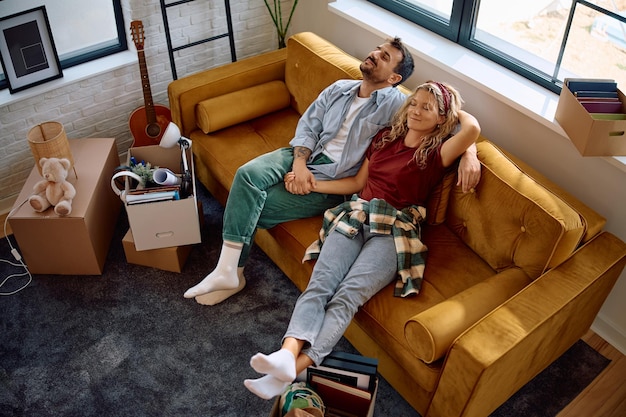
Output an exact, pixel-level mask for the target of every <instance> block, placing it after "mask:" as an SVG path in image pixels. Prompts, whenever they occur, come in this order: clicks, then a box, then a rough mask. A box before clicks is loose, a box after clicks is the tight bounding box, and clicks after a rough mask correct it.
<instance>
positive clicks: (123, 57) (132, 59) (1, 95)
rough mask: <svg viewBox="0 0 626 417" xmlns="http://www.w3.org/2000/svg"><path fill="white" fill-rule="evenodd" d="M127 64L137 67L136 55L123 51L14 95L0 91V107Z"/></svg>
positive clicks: (79, 66) (77, 67) (7, 90)
mask: <svg viewBox="0 0 626 417" xmlns="http://www.w3.org/2000/svg"><path fill="white" fill-rule="evenodd" d="M129 64H135V65H137V54H136V53H134V52H131V51H124V52H119V53H116V54H113V55H109V56H106V57H104V58H100V59H96V60H95V61H90V62H87V63H84V64H80V65H76V66H74V67H71V68H68V69H66V70H63V77H62V78H59V79H56V80H52V81H49V82H46V83H44V84H40V85H37V86H34V87H31V88H28V89H26V90H22V91H19V92H17V93H15V94H11V93H9V89H8V88H5V89H4V90H0V106H7V105H10V104H13V103H16V102H18V101H21V100H26V99H28V98H31V97H35V96H38V95H41V94H45V93H47V92H48V91H51V90H55V89H58V88H62V87H65V86H67V85H70V84H72V83H75V82H78V81H81V80H83V79H86V78H91V77H95V76H97V75H99V74H103V73H107V72H111V71H113V70H116V69H118V68H122V67H124V66H126V65H129Z"/></svg>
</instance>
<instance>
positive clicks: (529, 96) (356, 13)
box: [328, 0, 626, 172]
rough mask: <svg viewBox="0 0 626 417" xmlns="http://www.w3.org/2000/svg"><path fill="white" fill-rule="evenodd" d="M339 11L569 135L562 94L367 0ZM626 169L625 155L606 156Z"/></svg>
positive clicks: (345, 3) (354, 0)
mask: <svg viewBox="0 0 626 417" xmlns="http://www.w3.org/2000/svg"><path fill="white" fill-rule="evenodd" d="M328 9H329V10H330V12H331V13H335V14H337V15H339V16H341V17H342V18H344V19H346V20H349V21H350V22H352V23H354V24H356V25H358V26H360V27H362V28H364V29H367V30H368V31H370V32H372V33H375V34H377V35H379V36H381V37H383V38H384V37H387V36H390V35H394V36H399V37H400V38H402V41H403V43H405V44H406V45H407V46H408V47H409V48H410V49H411V52H412V53H413V54H414V55H415V56H416V57H419V59H422V60H424V61H427V62H429V63H431V64H433V65H435V66H438V67H440V68H442V69H445V70H446V71H449V72H453V73H454V75H455V76H457V77H458V78H460V79H462V80H464V81H466V82H467V83H469V84H471V85H472V86H474V87H476V88H478V89H480V90H481V91H483V92H484V93H486V94H488V95H490V96H492V97H494V98H495V99H496V100H498V101H501V102H503V103H505V104H506V105H508V106H510V107H513V108H515V109H517V110H518V111H520V112H521V113H523V114H524V115H526V116H528V117H530V118H531V119H533V120H535V121H536V122H538V123H541V124H542V125H544V126H546V127H547V128H549V129H551V130H553V131H554V132H556V133H558V134H559V135H561V136H563V137H564V138H566V139H567V140H569V138H568V137H567V134H566V133H565V132H564V131H563V129H562V128H561V126H560V125H559V124H558V123H557V122H556V121H555V120H554V114H555V112H556V107H557V104H558V101H559V96H558V95H557V94H555V93H553V92H551V91H549V90H547V89H545V88H543V87H541V86H539V85H537V84H535V83H533V82H531V81H529V80H527V79H526V78H524V77H522V76H520V75H518V74H515V73H514V72H512V71H510V70H508V69H506V68H504V67H502V66H500V65H497V64H495V63H493V62H492V61H489V60H488V59H486V58H484V57H482V56H480V55H478V54H476V53H474V52H472V51H470V50H468V49H466V48H464V47H462V46H460V45H458V44H456V43H453V42H451V41H449V40H447V39H445V38H443V37H441V36H439V35H437V34H435V33H433V32H431V31H429V30H426V29H424V28H422V27H421V26H418V25H416V24H414V23H412V22H409V21H408V20H405V19H403V18H401V17H399V16H397V15H395V14H393V13H391V12H389V11H387V10H385V9H382V8H380V7H378V6H376V5H374V4H372V3H369V2H367V1H365V0H336V1H334V2H332V3H329V4H328ZM603 159H604V160H606V161H607V162H609V163H611V164H613V165H615V166H617V167H618V168H620V169H621V170H623V171H625V172H626V157H625V156H614V157H604V158H603Z"/></svg>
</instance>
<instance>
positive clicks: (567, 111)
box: [555, 79, 626, 156]
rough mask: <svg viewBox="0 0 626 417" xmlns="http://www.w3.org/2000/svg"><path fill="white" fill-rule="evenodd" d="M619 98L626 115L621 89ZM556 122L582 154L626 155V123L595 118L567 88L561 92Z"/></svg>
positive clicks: (625, 99)
mask: <svg viewBox="0 0 626 417" xmlns="http://www.w3.org/2000/svg"><path fill="white" fill-rule="evenodd" d="M565 81H567V79H566V80H565ZM618 96H619V98H620V100H621V101H622V109H623V111H624V112H625V113H626V109H625V108H624V106H625V105H626V97H625V96H624V94H623V93H622V92H621V91H620V90H618ZM555 119H556V120H557V121H558V122H559V124H560V125H561V127H562V128H563V130H565V132H566V133H567V135H568V136H569V138H570V140H571V141H572V143H573V144H574V146H576V149H578V152H580V154H581V155H583V156H624V155H626V120H600V119H594V118H593V117H592V115H591V114H590V113H589V112H587V110H585V108H584V107H583V106H582V105H581V104H580V103H579V102H578V100H576V97H575V96H574V94H572V92H571V91H570V90H569V89H568V88H567V87H566V86H564V87H563V89H562V90H561V95H560V96H559V103H558V105H557V108H556V114H555Z"/></svg>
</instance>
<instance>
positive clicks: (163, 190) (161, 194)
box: [126, 185, 180, 205]
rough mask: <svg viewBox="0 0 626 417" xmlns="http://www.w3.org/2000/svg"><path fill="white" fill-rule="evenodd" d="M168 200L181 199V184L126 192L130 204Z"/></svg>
mask: <svg viewBox="0 0 626 417" xmlns="http://www.w3.org/2000/svg"><path fill="white" fill-rule="evenodd" d="M167 200H180V186H179V185H162V186H157V187H148V188H143V189H141V190H130V191H129V192H128V193H127V194H126V204H128V205H132V204H143V203H152V202H155V201H167Z"/></svg>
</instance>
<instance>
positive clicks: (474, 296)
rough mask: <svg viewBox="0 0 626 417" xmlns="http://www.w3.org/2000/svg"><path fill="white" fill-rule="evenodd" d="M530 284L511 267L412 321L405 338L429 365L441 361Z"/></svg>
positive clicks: (520, 272) (408, 325) (517, 269)
mask: <svg viewBox="0 0 626 417" xmlns="http://www.w3.org/2000/svg"><path fill="white" fill-rule="evenodd" d="M530 282H531V280H530V278H529V277H528V275H526V274H525V273H524V271H523V270H521V269H519V268H510V269H507V270H505V271H503V272H500V273H498V274H495V275H493V276H491V277H489V278H488V279H486V280H484V281H482V282H480V283H478V284H476V285H474V286H473V287H470V288H468V289H467V290H465V291H463V292H461V293H459V294H457V295H455V296H454V297H451V298H449V299H447V300H445V301H443V302H441V303H439V304H437V305H435V306H433V307H431V308H429V309H428V310H425V311H423V312H421V313H419V314H417V315H415V316H413V317H412V318H410V319H409V320H408V321H407V322H406V324H405V326H404V336H405V338H406V340H407V342H408V344H409V346H410V347H411V350H412V351H413V352H414V353H415V354H416V355H417V357H418V358H419V359H421V360H423V361H424V362H426V363H432V362H434V361H436V360H438V359H440V358H442V357H443V356H444V355H445V354H446V352H447V351H448V349H449V348H450V346H452V343H453V342H454V340H455V339H456V338H457V337H459V335H461V333H463V332H464V331H465V330H467V329H468V328H470V327H471V326H472V325H473V324H474V323H476V322H477V321H478V320H480V319H481V318H483V317H484V316H485V315H487V314H488V313H489V312H490V311H492V310H493V309H495V308H496V307H498V306H499V305H500V304H502V303H503V302H505V301H506V300H508V299H509V298H511V297H512V296H513V295H515V294H516V293H517V292H518V291H520V290H521V289H522V288H524V287H525V286H526V285H528V284H529V283H530Z"/></svg>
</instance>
